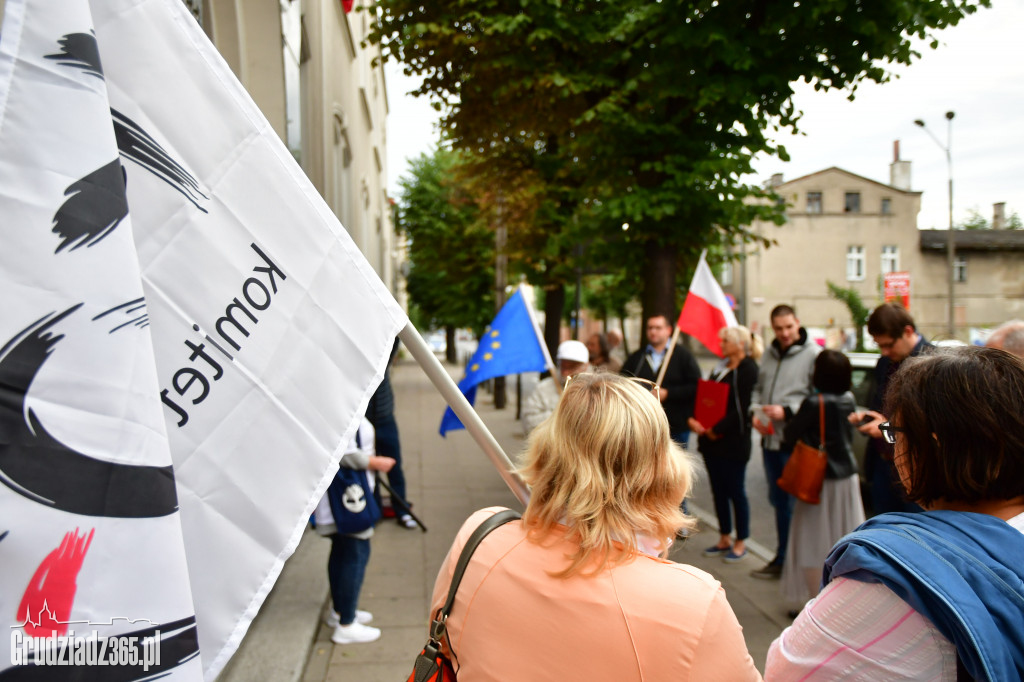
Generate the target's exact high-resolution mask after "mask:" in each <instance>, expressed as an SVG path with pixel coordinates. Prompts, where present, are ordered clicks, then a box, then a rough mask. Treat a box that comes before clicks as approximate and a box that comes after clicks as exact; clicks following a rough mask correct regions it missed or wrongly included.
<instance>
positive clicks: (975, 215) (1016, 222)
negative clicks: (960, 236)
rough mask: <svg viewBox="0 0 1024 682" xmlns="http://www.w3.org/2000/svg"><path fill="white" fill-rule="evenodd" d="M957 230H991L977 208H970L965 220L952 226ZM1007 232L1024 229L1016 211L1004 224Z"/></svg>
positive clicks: (990, 224) (990, 225) (990, 226)
mask: <svg viewBox="0 0 1024 682" xmlns="http://www.w3.org/2000/svg"><path fill="white" fill-rule="evenodd" d="M953 226H954V227H955V228H956V229H958V230H991V229H992V223H990V222H989V221H988V220H987V219H986V218H985V216H983V215H981V211H979V210H978V209H977V208H971V209H969V210H968V211H967V218H966V219H964V220H961V221H960V222H958V223H955V224H954V225H953ZM1003 227H1004V229H1007V230H1020V229H1024V222H1022V221H1021V219H1020V214H1019V213H1017V212H1016V211H1012V212H1011V213H1010V215H1009V216H1008V217H1007V218H1006V224H1005V225H1004V226H1003Z"/></svg>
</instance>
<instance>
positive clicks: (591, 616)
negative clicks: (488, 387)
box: [431, 373, 760, 682]
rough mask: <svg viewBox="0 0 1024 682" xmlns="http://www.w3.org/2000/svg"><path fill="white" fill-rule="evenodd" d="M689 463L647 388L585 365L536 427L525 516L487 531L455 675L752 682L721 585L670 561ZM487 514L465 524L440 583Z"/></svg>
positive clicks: (457, 625)
mask: <svg viewBox="0 0 1024 682" xmlns="http://www.w3.org/2000/svg"><path fill="white" fill-rule="evenodd" d="M691 466H692V465H691V463H690V461H689V460H688V459H687V457H686V455H685V453H684V452H683V451H682V449H681V448H680V447H679V446H678V445H676V444H675V443H674V442H673V441H672V439H671V438H670V437H669V425H668V420H667V419H666V417H665V412H664V410H662V409H661V404H660V403H659V401H658V399H657V398H656V397H654V396H653V395H652V393H651V387H650V385H649V384H644V383H640V382H636V381H631V380H629V379H627V378H625V377H621V376H618V375H615V374H610V373H583V374H580V375H578V376H576V377H573V379H572V381H570V382H568V384H566V387H565V390H564V392H563V393H562V399H561V400H560V401H559V402H558V406H557V407H556V408H555V412H554V414H553V415H552V416H551V417H550V418H549V419H548V420H546V421H545V422H543V423H542V424H540V425H539V426H538V427H537V428H536V429H534V430H533V432H531V434H530V438H529V445H528V448H527V451H526V453H525V455H524V457H523V460H522V462H521V469H520V473H521V474H522V476H523V479H524V480H525V481H526V483H527V484H528V485H529V486H530V500H529V503H528V504H527V507H526V511H525V512H524V513H523V517H522V520H521V521H512V522H510V523H506V524H505V525H503V526H500V527H499V528H497V529H496V530H494V531H493V532H491V533H490V534H489V535H487V536H486V537H485V538H484V539H483V541H482V542H481V544H480V545H479V546H478V547H477V548H476V551H475V552H474V553H473V555H472V558H471V559H470V561H469V563H468V566H467V568H466V571H465V573H464V575H463V578H462V582H461V583H460V585H459V588H458V591H457V593H456V597H455V603H454V607H453V608H452V611H451V614H450V615H449V617H448V620H447V623H446V630H447V638H446V642H445V643H443V645H444V646H446V647H448V648H449V649H450V650H451V653H452V654H453V656H454V659H455V661H454V664H455V667H456V669H457V671H458V676H459V680H460V682H473V681H474V680H477V681H478V680H495V681H496V680H540V681H545V680H550V681H552V682H555V681H557V682H562V681H563V680H636V681H638V682H639V681H640V680H681V679H687V680H711V679H723V680H759V679H760V675H759V673H758V671H757V669H756V668H755V666H754V663H753V660H752V659H751V657H750V654H749V653H748V652H747V648H746V644H745V643H744V641H743V633H742V630H741V628H740V625H739V623H738V622H737V620H736V616H735V614H734V613H733V611H732V609H731V608H730V606H729V604H728V602H727V601H726V599H725V593H724V592H723V590H722V587H721V585H720V584H719V583H718V581H716V580H714V579H713V578H712V577H711V576H710V575H708V574H707V573H704V572H703V571H699V570H696V569H694V568H692V567H689V566H684V565H681V564H676V563H673V562H671V561H668V560H666V559H665V558H664V556H665V554H666V553H667V552H668V549H669V546H670V545H671V544H672V538H673V537H674V536H675V534H676V532H677V531H679V530H680V529H690V528H692V527H693V521H692V519H690V518H688V517H686V516H684V515H683V512H682V511H681V510H680V509H679V503H680V502H681V501H682V499H683V496H684V495H685V494H686V492H687V491H688V490H689V487H690V482H691V480H692V471H691ZM496 511H497V509H495V508H490V509H484V510H482V511H479V512H477V513H475V514H473V516H471V517H470V518H469V520H468V521H467V522H466V523H465V525H464V526H463V527H462V529H461V530H460V531H459V533H458V536H457V537H456V538H455V543H454V544H453V546H452V548H451V550H450V551H449V553H448V556H447V558H446V559H445V561H444V563H443V564H442V567H441V571H440V573H439V574H438V577H437V583H436V584H435V586H434V594H433V599H432V602H431V604H432V607H431V613H432V614H433V613H436V612H437V611H438V609H440V607H441V605H442V604H443V603H444V601H445V599H446V597H447V594H448V587H449V585H450V582H451V578H452V574H453V570H454V568H455V563H456V561H457V560H458V557H459V554H460V552H461V551H462V547H463V546H464V545H465V543H466V540H467V538H468V537H469V536H470V535H471V534H472V532H473V531H474V530H475V529H476V528H477V527H478V526H479V525H480V524H481V523H482V522H483V521H484V520H485V519H486V518H488V517H489V516H491V515H492V514H494V513H495V512H496Z"/></svg>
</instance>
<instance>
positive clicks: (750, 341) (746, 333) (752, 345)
mask: <svg viewBox="0 0 1024 682" xmlns="http://www.w3.org/2000/svg"><path fill="white" fill-rule="evenodd" d="M718 338H720V339H722V340H723V341H724V340H726V339H728V340H729V341H732V342H733V343H738V344H740V345H742V346H743V348H744V349H746V352H747V355H749V356H750V357H751V358H753V359H754V362H757V361H758V360H760V359H761V354H762V353H764V342H763V341H761V337H760V336H756V335H754V334H751V333H750V330H749V329H747V328H746V327H744V326H743V325H742V324H738V325H736V326H735V327H724V328H723V329H721V330H720V331H719V332H718Z"/></svg>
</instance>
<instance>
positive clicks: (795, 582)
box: [781, 350, 864, 615]
mask: <svg viewBox="0 0 1024 682" xmlns="http://www.w3.org/2000/svg"><path fill="white" fill-rule="evenodd" d="M851 377H852V369H851V367H850V360H849V358H847V357H846V355H844V354H843V353H841V352H839V351H837V350H823V351H821V353H819V354H818V357H817V358H815V360H814V374H813V378H812V383H813V385H814V389H815V391H816V392H815V393H814V394H813V395H810V396H807V397H806V398H804V400H803V402H802V403H801V404H800V409H799V410H798V411H797V413H796V414H795V415H793V418H792V419H791V420H790V421H789V423H788V424H786V430H785V431H784V432H783V443H784V447H785V448H786V449H788V450H790V451H792V449H793V446H794V445H796V442H797V441H798V440H802V441H803V442H804V443H806V444H807V445H810V446H811V447H814V448H816V447H818V446H819V444H820V443H821V433H822V431H824V433H825V443H824V445H825V454H826V463H825V481H824V483H823V485H822V488H821V495H820V503H819V504H808V503H806V502H801V501H800V500H797V501H796V505H795V506H794V508H793V520H792V522H791V524H790V530H789V546H788V547H787V549H786V562H785V564H783V568H782V583H781V587H782V594H783V596H785V598H786V599H787V600H788V601H791V602H794V603H797V604H800V605H803V603H804V602H806V601H807V600H808V599H810V598H811V597H813V596H814V595H816V594H818V587H819V585H820V584H821V562H822V561H823V560H824V559H825V557H826V556H827V555H828V552H829V550H830V549H832V545H834V544H835V543H836V541H837V540H839V538H841V537H843V536H844V535H846V534H847V533H849V532H850V531H851V530H853V529H854V528H856V527H857V526H859V525H860V524H862V523H864V504H863V503H862V502H861V499H860V478H859V477H858V476H857V461H856V460H855V459H854V457H853V425H852V424H850V422H849V420H848V419H847V417H848V416H849V415H850V414H851V413H852V412H854V411H855V410H856V409H857V404H856V401H855V400H854V398H853V394H852V393H851V392H850V383H851ZM822 413H824V428H822V422H821V421H820V416H821V415H822ZM793 615H796V614H795V613H793Z"/></svg>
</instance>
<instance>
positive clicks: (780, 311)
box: [768, 303, 796, 320]
mask: <svg viewBox="0 0 1024 682" xmlns="http://www.w3.org/2000/svg"><path fill="white" fill-rule="evenodd" d="M786 315H792V316H793V317H796V310H794V309H793V306H791V305H786V304H785V303H780V304H779V305H777V306H775V307H774V308H772V314H771V315H769V316H768V317H769V319H772V320H774V319H775V318H776V317H785V316H786Z"/></svg>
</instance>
